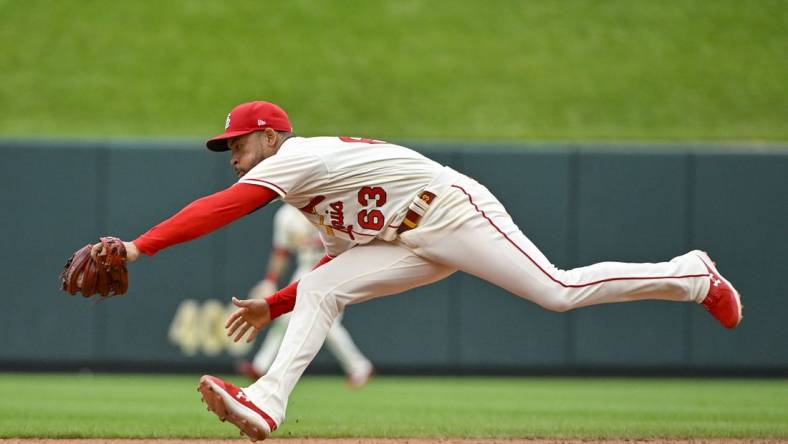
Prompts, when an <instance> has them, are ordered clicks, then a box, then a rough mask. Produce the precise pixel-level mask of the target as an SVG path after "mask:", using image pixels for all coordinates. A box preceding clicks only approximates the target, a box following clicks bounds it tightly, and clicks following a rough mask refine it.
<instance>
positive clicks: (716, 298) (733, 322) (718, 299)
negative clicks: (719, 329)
mask: <svg viewBox="0 0 788 444" xmlns="http://www.w3.org/2000/svg"><path fill="white" fill-rule="evenodd" d="M693 253H695V255H696V256H697V257H698V259H700V260H701V262H703V265H705V266H706V269H707V270H708V271H709V279H710V280H711V282H710V285H709V292H708V293H707V294H706V298H705V299H703V302H702V304H703V307H704V308H706V311H708V312H709V313H711V315H712V316H714V318H715V319H716V320H718V321H719V322H720V324H722V326H723V327H725V328H735V327H736V326H737V325H739V322H741V319H742V305H741V296H740V295H739V292H738V291H736V289H735V288H733V285H732V284H731V283H730V282H728V280H727V279H725V278H724V277H722V275H721V274H720V272H719V271H717V266H716V264H715V262H714V261H713V260H711V257H709V254H708V253H706V252H705V251H700V250H695V251H693Z"/></svg>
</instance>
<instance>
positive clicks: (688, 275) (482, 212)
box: [452, 185, 708, 288]
mask: <svg viewBox="0 0 788 444" xmlns="http://www.w3.org/2000/svg"><path fill="white" fill-rule="evenodd" d="M452 187H454V188H457V189H458V190H460V191H462V192H463V194H465V195H466V196H468V201H469V202H470V203H471V205H473V208H475V209H476V212H477V213H479V214H481V215H482V217H484V218H485V219H487V222H489V224H490V225H492V226H493V228H495V230H496V231H498V232H499V233H501V236H503V237H504V238H505V239H506V240H507V241H509V243H510V244H512V246H513V247H514V248H516V249H517V251H519V252H520V253H522V254H523V256H525V257H527V258H528V260H529V261H531V263H532V264H534V265H536V268H538V269H539V271H541V272H542V273H544V275H545V276H547V277H548V278H550V280H551V281H553V282H555V283H557V284H558V285H560V286H562V287H564V288H582V287H589V286H591V285H596V284H601V283H603V282H611V281H633V280H656V279H685V278H696V277H704V276H708V274H706V273H702V274H687V275H682V276H644V277H633V276H627V277H616V278H608V279H600V280H598V281H594V282H588V283H585V284H565V283H563V282H561V281H560V280H558V279H556V278H555V277H553V276H552V275H551V274H550V273H548V272H547V270H545V269H544V268H542V267H541V266H540V265H539V264H538V263H537V262H536V261H535V260H534V259H533V258H532V257H531V256H529V255H528V253H526V252H525V250H523V249H522V248H520V246H519V245H517V244H516V243H514V241H513V240H511V239H510V238H509V236H507V235H506V233H504V232H503V231H501V229H500V228H498V226H497V225H495V222H493V221H492V219H490V218H489V217H488V216H487V214H486V213H485V212H484V211H483V210H482V209H480V208H479V207H478V206H477V205H476V203H475V202H474V201H473V197H471V195H470V194H468V192H467V191H465V189H464V188H463V187H461V186H459V185H452Z"/></svg>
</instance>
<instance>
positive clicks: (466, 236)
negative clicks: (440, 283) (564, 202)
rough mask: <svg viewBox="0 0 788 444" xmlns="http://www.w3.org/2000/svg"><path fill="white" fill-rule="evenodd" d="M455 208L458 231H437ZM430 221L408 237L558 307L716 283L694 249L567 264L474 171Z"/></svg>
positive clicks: (440, 258)
mask: <svg viewBox="0 0 788 444" xmlns="http://www.w3.org/2000/svg"><path fill="white" fill-rule="evenodd" d="M458 214H459V215H460V216H458ZM452 216H453V217H455V219H456V218H459V219H460V220H461V222H460V223H459V225H458V226H457V227H455V228H456V229H455V230H454V231H452V232H451V234H449V235H442V233H440V232H438V231H436V230H432V231H430V230H431V227H429V224H430V221H429V220H430V219H432V218H438V219H437V220H440V218H442V217H446V218H448V217H452ZM433 220H435V219H433ZM425 222H426V223H427V224H426V226H425V229H424V230H423V231H421V232H420V230H419V229H420V228H421V227H419V228H416V229H415V230H412V233H413V235H411V237H410V238H409V237H408V236H409V233H411V232H407V233H405V234H404V235H403V241H405V242H406V243H409V244H410V243H414V244H419V247H418V248H416V249H415V251H416V252H417V253H419V254H421V255H423V256H425V257H427V258H429V259H432V260H435V261H437V262H440V263H444V264H447V265H449V266H453V267H456V268H458V269H459V270H462V271H465V272H467V273H470V274H473V275H475V276H478V277H480V278H482V279H484V280H487V281H489V282H491V283H494V284H496V285H498V286H500V287H502V288H504V289H506V290H508V291H510V292H512V293H514V294H516V295H519V296H521V297H523V298H525V299H528V300H531V301H533V302H535V303H537V304H539V305H541V306H542V307H544V308H547V309H549V310H553V311H566V310H570V309H573V308H579V307H585V306H589V305H594V304H604V303H611V302H624V301H634V300H641V299H663V300H674V301H696V302H700V301H701V300H702V299H703V298H704V297H705V295H706V293H707V291H708V289H709V273H708V271H707V269H706V267H705V265H704V264H703V262H702V261H701V260H700V259H699V258H698V257H697V255H696V254H692V253H690V254H686V255H683V256H679V257H677V258H674V259H673V260H671V261H669V262H660V263H642V264H632V263H621V262H603V263H598V264H594V265H591V266H587V267H581V268H575V269H573V270H560V269H558V268H556V267H555V266H553V264H551V263H550V261H549V260H547V258H546V257H545V256H544V254H542V252H541V251H539V249H538V248H537V247H536V246H535V245H534V244H533V243H532V242H531V241H530V240H529V239H528V238H527V237H526V236H525V235H524V234H523V233H522V231H520V229H519V228H518V227H517V225H515V223H514V222H513V221H512V219H511V217H510V216H509V215H508V214H507V213H506V210H505V209H504V207H503V205H502V204H501V203H500V202H499V201H498V200H497V199H496V198H495V197H494V196H493V195H492V194H491V193H490V192H489V190H487V188H485V187H484V186H482V185H480V184H478V183H477V182H476V181H474V180H472V179H469V178H465V179H463V180H461V181H460V182H459V183H458V184H456V185H455V186H453V187H451V188H450V191H448V192H447V193H446V195H445V196H443V197H442V199H441V202H440V204H438V205H437V206H436V208H435V209H434V211H433V213H432V214H428V215H427V216H426V217H425Z"/></svg>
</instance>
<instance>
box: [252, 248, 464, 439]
mask: <svg viewBox="0 0 788 444" xmlns="http://www.w3.org/2000/svg"><path fill="white" fill-rule="evenodd" d="M454 271H455V269H453V268H451V267H448V266H445V265H440V264H436V263H432V262H430V261H427V260H425V259H424V258H422V257H419V256H417V255H415V254H414V253H413V252H412V251H411V250H410V249H408V248H406V247H405V246H403V245H401V244H399V243H387V242H382V241H373V242H371V243H370V244H367V245H361V246H358V247H355V248H353V249H351V250H348V251H346V252H344V253H342V254H341V255H339V256H338V257H337V258H335V259H333V260H332V261H331V262H329V263H327V264H325V265H323V266H322V267H320V268H317V269H316V270H314V271H313V272H311V273H309V274H308V275H306V276H304V277H303V278H302V279H301V281H300V282H299V284H298V296H297V299H296V305H295V308H294V310H293V312H292V315H291V317H290V323H289V325H288V327H287V332H286V333H285V337H284V340H283V341H282V345H281V347H280V348H279V353H278V354H277V356H276V359H274V362H273V364H272V365H271V368H270V369H269V370H268V373H266V374H265V375H264V376H263V377H262V378H260V379H259V380H258V381H257V382H255V383H254V384H252V385H251V386H249V387H248V388H246V389H244V392H245V394H246V396H248V397H249V398H250V399H251V400H252V401H253V402H254V404H255V405H257V406H258V407H259V408H260V409H262V410H263V411H264V412H265V413H266V414H267V415H269V416H270V417H271V418H272V419H273V421H274V422H275V423H276V424H281V422H282V421H283V420H284V417H285V409H286V408H287V400H288V397H289V396H290V392H291V391H292V389H293V387H294V386H295V384H296V382H297V381H298V379H299V378H300V377H301V374H302V373H303V372H304V370H305V369H306V367H307V365H309V363H310V362H311V361H312V359H314V357H315V355H316V354H317V352H318V351H319V350H320V347H321V346H322V345H323V342H324V341H325V339H326V335H327V334H328V332H329V330H330V329H331V326H332V325H333V323H334V320H335V319H336V317H337V316H338V315H339V314H340V313H341V312H342V310H343V309H344V307H345V305H347V304H350V303H357V302H361V301H365V300H368V299H373V298H377V297H381V296H386V295H391V294H396V293H401V292H403V291H405V290H408V289H410V288H414V287H419V286H422V285H427V284H429V283H432V282H435V281H437V280H440V279H443V278H445V277H447V276H449V275H450V274H452V273H453V272H454Z"/></svg>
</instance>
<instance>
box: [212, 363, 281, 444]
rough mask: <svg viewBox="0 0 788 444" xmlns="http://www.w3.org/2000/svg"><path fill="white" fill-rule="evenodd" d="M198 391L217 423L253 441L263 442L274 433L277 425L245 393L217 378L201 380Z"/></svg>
mask: <svg viewBox="0 0 788 444" xmlns="http://www.w3.org/2000/svg"><path fill="white" fill-rule="evenodd" d="M197 390H198V391H199V392H200V394H202V401H203V402H205V403H206V404H207V405H208V410H210V411H211V412H213V413H214V414H215V415H216V416H218V417H219V420H220V421H222V422H224V421H230V422H231V423H233V424H234V425H235V426H236V427H238V429H239V430H240V431H241V434H242V435H246V436H248V437H249V438H250V439H251V440H252V441H262V440H264V439H266V438H268V436H269V435H271V432H272V431H274V430H276V423H275V422H274V420H273V419H271V417H270V416H268V415H267V414H266V413H265V412H264V411H262V410H260V408H259V407H257V406H256V405H254V403H252V401H251V400H250V399H249V398H247V397H246V394H245V393H244V391H243V390H242V389H241V388H240V387H237V386H235V385H233V384H231V383H229V382H226V381H223V380H221V379H219V378H217V377H216V376H210V375H205V376H203V377H202V378H200V385H199V386H198V388H197Z"/></svg>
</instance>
